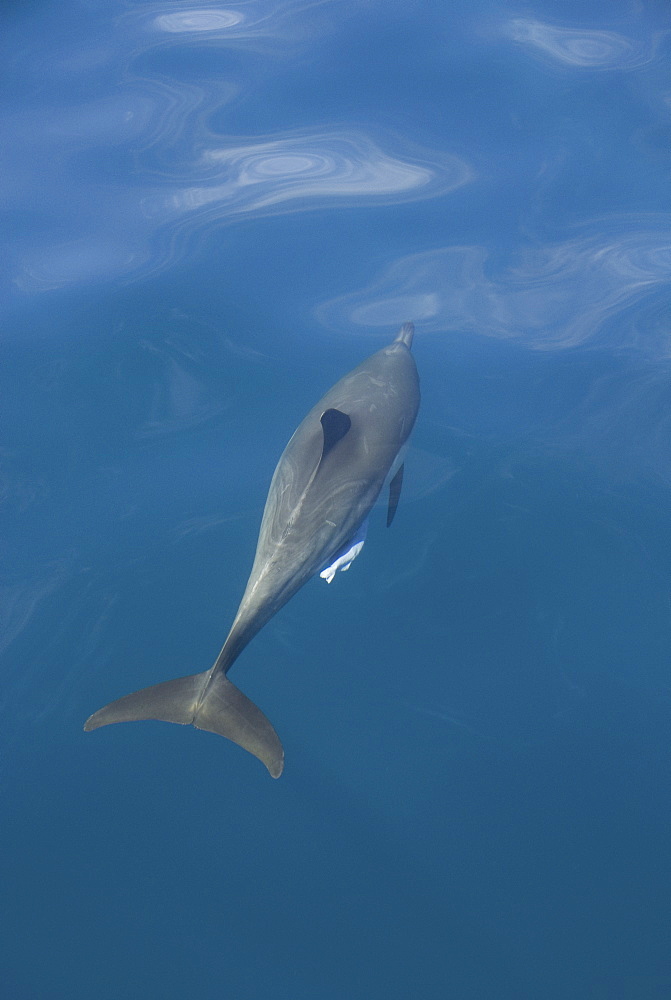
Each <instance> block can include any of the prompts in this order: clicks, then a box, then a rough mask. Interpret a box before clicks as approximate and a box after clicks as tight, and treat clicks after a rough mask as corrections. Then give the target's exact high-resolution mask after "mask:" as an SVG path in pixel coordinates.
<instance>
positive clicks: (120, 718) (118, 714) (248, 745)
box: [84, 670, 284, 778]
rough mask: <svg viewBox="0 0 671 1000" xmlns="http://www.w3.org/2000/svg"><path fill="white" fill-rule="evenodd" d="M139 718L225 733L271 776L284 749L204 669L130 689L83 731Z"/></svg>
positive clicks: (221, 680)
mask: <svg viewBox="0 0 671 1000" xmlns="http://www.w3.org/2000/svg"><path fill="white" fill-rule="evenodd" d="M201 699H202V700H201ZM199 702H200V705H199ZM144 719H158V720H160V721H162V722H177V723H181V724H182V725H189V724H193V725H194V726H195V727H196V729H206V730H207V731H208V732H211V733H217V734H218V735H219V736H225V737H226V739H229V740H231V741H232V742H233V743H237V744H238V746H241V747H242V748H243V749H244V750H248V751H249V752H250V753H251V754H253V755H254V756H255V757H258V758H259V760H260V761H262V762H263V763H264V764H265V765H266V767H267V768H268V770H269V771H270V773H271V774H272V776H273V778H279V776H280V774H281V773H282V768H283V766H284V751H283V750H282V744H281V743H280V741H279V738H278V736H277V733H276V732H275V730H274V729H273V727H272V726H271V724H270V722H269V721H268V719H266V717H265V715H264V714H263V712H262V711H261V710H260V709H259V708H257V707H256V705H255V704H254V703H253V702H252V701H250V700H249V698H247V697H246V695H244V694H243V693H242V691H239V690H238V688H236V687H235V685H234V684H232V683H231V682H230V681H229V680H228V678H227V677H226V675H225V674H223V673H221V672H218V673H215V674H214V675H213V676H212V675H211V671H209V670H206V671H205V672H204V673H202V674H192V675H191V676H190V677H178V678H177V679H176V680H174V681H164V682H163V684H155V685H154V686H153V687H147V688H143V689H142V690H141V691H134V692H133V694H127V695H125V696H124V697H123V698H119V699H117V701H112V702H110V703H109V705H105V706H104V708H101V709H99V711H97V712H95V713H94V714H93V715H92V716H90V718H88V719H87V720H86V723H85V725H84V729H85V730H86V731H87V732H88V731H90V730H91V729H98V728H99V727H100V726H109V725H111V724H112V723H114V722H139V721H141V720H144Z"/></svg>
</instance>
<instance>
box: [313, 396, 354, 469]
mask: <svg viewBox="0 0 671 1000" xmlns="http://www.w3.org/2000/svg"><path fill="white" fill-rule="evenodd" d="M321 424H322V430H323V431H324V444H323V445H322V454H321V458H320V459H319V464H320V465H321V463H322V462H323V461H324V459H325V458H326V456H327V455H328V453H329V452H330V451H333V449H334V448H335V446H336V445H337V443H338V441H342V439H343V438H344V437H345V435H346V434H347V432H348V430H349V429H350V427H351V426H352V421H351V420H350V418H349V417H348V416H347V414H346V413H343V412H342V410H336V409H331V410H324V412H323V413H322V415H321Z"/></svg>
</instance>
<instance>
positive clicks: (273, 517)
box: [84, 323, 419, 778]
mask: <svg viewBox="0 0 671 1000" xmlns="http://www.w3.org/2000/svg"><path fill="white" fill-rule="evenodd" d="M413 332H414V328H413V325H412V323H406V324H405V325H404V326H403V327H401V330H400V332H399V334H398V336H397V337H396V339H395V340H394V341H393V342H392V343H391V344H389V346H388V347H385V348H383V349H382V350H381V351H378V352H377V353H376V354H373V355H372V356H371V357H370V358H368V359H367V360H366V361H363V362H362V363H361V364H360V365H359V366H358V368H355V369H354V371H351V372H350V373H349V375H345V377H344V378H342V379H341V380H340V381H339V382H337V383H336V385H334V386H333V388H332V389H330V390H329V391H328V392H327V393H326V395H325V396H324V397H323V399H321V400H320V401H319V402H318V403H317V405H316V406H315V407H313V408H312V409H311V410H310V412H309V413H308V415H307V417H305V419H304V420H303V422H302V423H301V424H300V426H299V427H298V429H297V430H296V431H295V433H294V435H293V437H292V438H291V440H290V441H289V444H288V445H287V446H286V448H285V449H284V452H283V453H282V456H281V458H280V460H279V462H278V464H277V468H276V469H275V474H274V475H273V478H272V482H271V484H270V490H269V491H268V498H267V500H266V506H265V510H264V513H263V520H262V521H261V530H260V532H259V540H258V543H257V547H256V556H255V558H254V565H253V566H252V572H251V575H250V577H249V580H248V581H247V588H246V590H245V592H244V594H243V597H242V601H241V603H240V607H239V608H238V613H237V614H236V616H235V620H234V622H233V625H232V626H231V631H230V632H229V634H228V638H227V639H226V642H225V643H224V646H223V648H222V650H221V652H220V653H219V656H218V657H217V659H216V661H215V663H214V666H213V667H211V669H210V670H206V671H204V672H203V673H201V674H192V675H191V676H189V677H179V678H178V679H177V680H173V681H165V682H164V683H163V684H156V685H154V686H153V687H148V688H144V689H143V690H141V691H136V692H135V693H134V694H128V695H126V696H125V697H124V698H119V699H118V701H113V702H110V704H109V705H105V707H104V708H101V709H100V710H99V711H98V712H95V714H94V715H92V716H91V717H90V718H89V719H88V720H87V722H86V724H85V726H84V729H86V730H89V729H97V728H98V727H99V726H107V725H109V724H110V723H112V722H132V721H135V720H139V719H162V720H163V721H165V722H179V723H182V724H183V725H188V724H192V725H194V726H195V727H196V728H197V729H206V730H208V731H209V732H212V733H219V734H220V735H221V736H225V737H227V739H229V740H232V741H233V742H234V743H237V744H238V745H239V746H241V747H243V748H244V749H245V750H248V751H249V752H250V753H252V754H254V755H255V756H256V757H258V758H259V760H261V761H263V763H264V764H265V765H266V767H267V768H268V770H269V771H270V773H271V775H272V776H273V777H274V778H279V776H280V774H281V773H282V768H283V765H284V751H283V749H282V744H281V743H280V741H279V738H278V736H277V733H276V732H275V730H274V729H273V727H272V726H271V724H270V722H269V721H268V719H267V718H266V717H265V715H264V714H263V712H261V710H260V709H258V708H257V707H256V705H255V704H254V703H253V702H252V701H250V699H249V698H247V697H246V696H245V695H244V694H243V693H242V691H239V690H238V688H236V687H235V685H233V684H232V683H231V681H229V680H228V677H227V676H226V675H227V673H228V671H229V670H230V668H231V667H232V665H233V663H234V662H235V660H236V659H237V658H238V656H239V655H240V653H241V652H242V650H243V649H244V648H245V646H246V645H247V643H248V642H250V640H251V639H253V637H254V636H255V635H256V633H257V632H258V631H259V630H260V629H261V628H263V626H264V625H265V624H266V622H268V621H269V620H270V619H271V618H272V617H273V615H274V614H276V613H277V612H278V611H279V610H280V608H281V607H283V606H284V605H285V604H286V603H287V601H288V600H290V599H291V598H292V597H293V596H294V594H295V593H296V592H297V591H298V590H300V588H301V587H302V586H303V584H304V583H306V582H307V581H308V580H309V579H310V577H312V576H314V575H315V574H316V573H321V575H322V576H323V577H324V578H325V579H327V580H328V581H329V582H330V581H331V579H332V578H333V575H334V574H335V572H336V570H337V569H347V568H348V567H349V564H350V563H351V561H352V559H354V558H355V556H356V555H357V554H358V552H359V550H360V549H361V545H362V544H363V538H364V535H365V527H366V522H367V518H368V514H369V513H370V510H371V508H372V507H373V505H374V503H375V501H376V500H377V498H378V495H379V493H380V491H381V490H382V487H383V485H384V483H385V480H386V479H387V478H388V475H389V473H390V472H394V470H393V468H392V467H393V466H394V465H395V462H396V460H397V458H398V457H399V453H400V452H401V449H402V448H403V446H404V444H405V442H406V440H407V438H408V436H409V434H410V431H411V430H412V427H413V424H414V423H415V418H416V416H417V410H418V408H419V378H418V375H417V368H416V366H415V361H414V358H413V357H412V354H411V353H410V347H411V344H412V338H413ZM402 480H403V465H401V466H400V467H399V468H398V470H397V471H395V473H394V474H393V478H392V479H391V483H390V486H389V506H388V512H387V525H389V524H391V522H392V519H393V517H394V514H395V512H396V507H397V505H398V500H399V495H400V491H401V483H402Z"/></svg>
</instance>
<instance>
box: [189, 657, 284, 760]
mask: <svg viewBox="0 0 671 1000" xmlns="http://www.w3.org/2000/svg"><path fill="white" fill-rule="evenodd" d="M193 724H194V726H195V727H196V729H205V730H207V731H208V732H210V733H218V734H219V736H225V737H226V739H227V740H232V741H233V743H237V744H238V746H240V747H242V748H243V750H248V751H249V753H251V754H253V755H254V756H255V757H258V759H259V760H260V761H261V762H262V763H263V764H265V765H266V767H267V768H268V771H269V772H270V774H271V775H272V777H273V778H279V776H280V775H281V773H282V769H283V767H284V750H283V749H282V744H281V743H280V740H279V737H278V735H277V733H276V732H275V730H274V729H273V727H272V725H271V724H270V722H269V721H268V719H267V718H266V717H265V715H264V714H263V712H262V711H261V709H260V708H257V707H256V705H255V704H254V702H253V701H251V700H250V699H249V698H248V697H247V695H245V694H243V693H242V691H240V690H239V688H236V686H235V684H232V683H231V681H229V679H228V677H226V675H225V674H224V673H223V672H221V671H219V672H218V673H216V674H214V676H213V677H212V680H211V681H210V685H209V687H208V689H207V692H206V694H205V697H204V698H203V701H202V703H201V706H200V708H199V709H198V713H197V714H196V717H195V719H194V720H193Z"/></svg>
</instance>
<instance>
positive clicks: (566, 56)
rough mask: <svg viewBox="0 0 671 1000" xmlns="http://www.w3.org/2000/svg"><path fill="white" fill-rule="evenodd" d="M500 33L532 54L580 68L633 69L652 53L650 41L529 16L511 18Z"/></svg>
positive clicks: (647, 60) (648, 58) (647, 59)
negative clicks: (553, 23)
mask: <svg viewBox="0 0 671 1000" xmlns="http://www.w3.org/2000/svg"><path fill="white" fill-rule="evenodd" d="M504 33H505V34H506V35H508V36H509V37H510V38H512V39H513V40H514V41H516V42H519V43H520V44H522V45H526V46H529V47H530V48H531V49H532V50H533V51H534V52H535V54H536V55H539V56H541V57H544V58H546V59H550V60H551V61H552V62H559V63H562V64H563V65H564V66H573V67H576V68H582V69H634V68H636V67H638V66H641V65H643V64H644V63H646V62H649V61H650V59H651V58H652V56H653V46H652V45H651V44H649V43H648V44H645V43H642V42H634V41H631V40H630V39H628V38H625V37H624V36H623V35H618V34H616V33H615V32H614V31H588V30H587V29H585V28H565V27H557V26H556V25H552V24H545V23H543V22H542V21H536V20H534V19H532V18H523V17H518V18H513V19H512V20H511V21H509V22H508V23H507V24H506V26H505V28H504Z"/></svg>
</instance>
